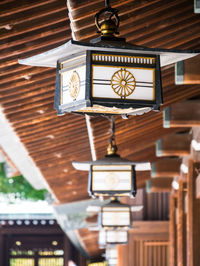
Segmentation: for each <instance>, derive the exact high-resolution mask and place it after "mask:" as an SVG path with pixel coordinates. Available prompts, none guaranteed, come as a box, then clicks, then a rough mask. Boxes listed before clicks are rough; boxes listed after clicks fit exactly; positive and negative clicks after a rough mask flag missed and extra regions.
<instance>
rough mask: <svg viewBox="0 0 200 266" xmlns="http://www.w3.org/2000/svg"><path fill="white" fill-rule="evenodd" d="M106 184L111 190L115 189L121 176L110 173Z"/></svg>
mask: <svg viewBox="0 0 200 266" xmlns="http://www.w3.org/2000/svg"><path fill="white" fill-rule="evenodd" d="M104 182H105V184H106V186H107V187H108V188H109V189H115V188H116V187H117V186H118V185H119V176H118V175H116V174H114V173H110V174H108V175H107V176H106V177H105V179H104Z"/></svg>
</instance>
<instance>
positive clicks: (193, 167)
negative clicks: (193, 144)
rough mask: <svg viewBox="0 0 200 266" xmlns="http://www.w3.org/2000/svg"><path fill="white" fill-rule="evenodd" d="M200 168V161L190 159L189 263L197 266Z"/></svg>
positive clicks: (199, 236)
mask: <svg viewBox="0 0 200 266" xmlns="http://www.w3.org/2000/svg"><path fill="white" fill-rule="evenodd" d="M199 168H200V163H199V162H196V163H195V162H193V161H192V160H189V172H188V180H187V188H188V208H187V210H188V212H187V239H188V250H187V265H188V266H196V265H200V256H199V249H200V227H199V224H200V199H196V197H195V189H196V188H195V185H196V177H197V175H198V169H199Z"/></svg>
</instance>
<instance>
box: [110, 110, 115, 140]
mask: <svg viewBox="0 0 200 266" xmlns="http://www.w3.org/2000/svg"><path fill="white" fill-rule="evenodd" d="M110 122H111V137H110V142H111V143H112V141H115V117H114V115H112V116H111V118H110Z"/></svg>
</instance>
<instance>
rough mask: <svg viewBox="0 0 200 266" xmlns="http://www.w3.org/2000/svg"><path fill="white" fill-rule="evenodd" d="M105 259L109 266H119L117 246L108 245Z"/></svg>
mask: <svg viewBox="0 0 200 266" xmlns="http://www.w3.org/2000/svg"><path fill="white" fill-rule="evenodd" d="M105 257H106V260H107V262H108V266H114V265H116V266H117V262H118V253H117V247H116V245H108V246H107V247H106V253H105Z"/></svg>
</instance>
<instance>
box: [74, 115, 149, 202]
mask: <svg viewBox="0 0 200 266" xmlns="http://www.w3.org/2000/svg"><path fill="white" fill-rule="evenodd" d="M111 122H112V127H111V128H112V130H111V131H112V135H111V138H110V143H109V145H108V148H107V155H106V156H105V157H104V158H103V159H99V160H96V161H86V162H76V161H73V162H72V165H73V166H74V168H76V169H77V170H83V171H87V170H88V171H89V177H88V192H89V195H90V196H92V197H100V196H132V197H134V196H135V195H136V192H137V189H136V171H135V169H137V170H139V171H141V170H150V169H151V165H150V163H149V162H140V163H139V162H137V163H136V162H132V161H129V160H127V159H124V158H121V157H120V155H119V154H117V145H116V142H115V136H114V131H115V127H114V118H113V117H112V119H111Z"/></svg>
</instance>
